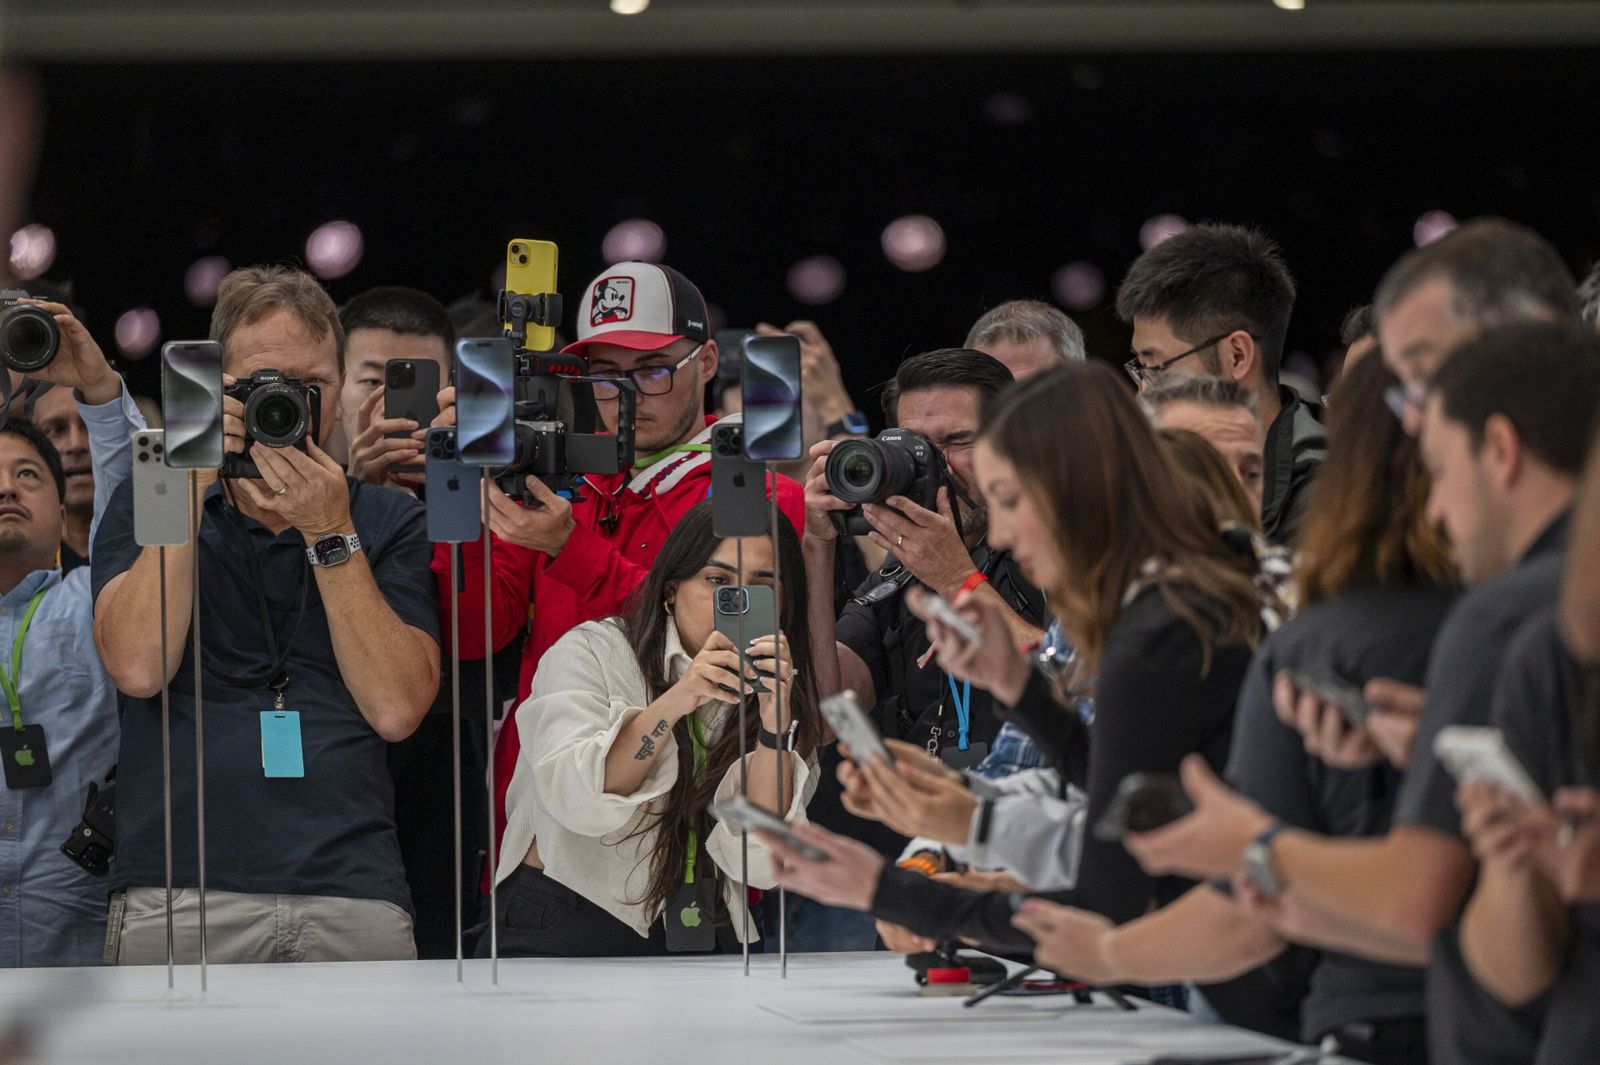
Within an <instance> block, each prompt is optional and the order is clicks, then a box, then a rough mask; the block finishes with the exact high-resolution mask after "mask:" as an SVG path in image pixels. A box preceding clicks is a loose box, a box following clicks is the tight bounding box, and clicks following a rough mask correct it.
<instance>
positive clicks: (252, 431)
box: [222, 370, 322, 477]
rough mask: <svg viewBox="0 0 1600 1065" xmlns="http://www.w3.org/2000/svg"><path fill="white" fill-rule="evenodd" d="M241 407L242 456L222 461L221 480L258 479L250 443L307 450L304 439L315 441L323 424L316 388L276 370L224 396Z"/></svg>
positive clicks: (260, 374) (262, 372)
mask: <svg viewBox="0 0 1600 1065" xmlns="http://www.w3.org/2000/svg"><path fill="white" fill-rule="evenodd" d="M223 394H224V395H228V396H232V397H233V398H234V399H237V400H239V401H240V402H242V403H243V404H244V446H245V453H244V454H240V455H235V454H233V453H231V452H230V453H228V454H227V455H224V456H223V458H222V476H224V477H260V476H261V471H260V470H258V469H256V464H255V460H254V459H252V458H250V455H249V451H250V442H251V441H252V440H258V441H260V442H261V443H263V444H265V445H267V446H268V447H297V448H299V449H300V450H301V451H304V450H305V449H306V437H307V436H310V437H312V438H313V439H315V437H316V435H317V430H318V427H319V426H320V424H321V420H322V393H321V390H320V389H318V388H317V386H316V385H307V384H301V383H300V381H299V380H298V379H296V378H293V377H285V376H283V374H282V373H280V372H279V371H277V370H257V371H256V372H255V373H253V374H251V375H250V376H249V377H246V378H242V379H241V380H238V381H235V382H234V383H233V385H232V387H230V388H227V389H225V390H224V392H223Z"/></svg>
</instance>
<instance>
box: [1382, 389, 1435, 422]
mask: <svg viewBox="0 0 1600 1065" xmlns="http://www.w3.org/2000/svg"><path fill="white" fill-rule="evenodd" d="M1383 401H1384V402H1385V403H1387V404H1388V405H1389V410H1390V412H1391V413H1392V414H1394V416H1395V417H1396V418H1399V419H1400V424H1402V425H1405V424H1406V416H1407V414H1410V415H1412V416H1413V417H1416V418H1421V417H1422V408H1423V407H1426V406H1427V405H1428V386H1427V385H1421V384H1416V383H1415V382H1413V383H1411V384H1404V385H1390V386H1389V387H1388V388H1386V389H1384V390H1383ZM1413 424H1415V423H1413Z"/></svg>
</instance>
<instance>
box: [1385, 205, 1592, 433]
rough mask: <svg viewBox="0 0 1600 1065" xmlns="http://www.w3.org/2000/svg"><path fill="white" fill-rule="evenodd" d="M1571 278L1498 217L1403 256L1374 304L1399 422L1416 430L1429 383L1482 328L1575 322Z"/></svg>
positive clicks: (1542, 247) (1551, 254) (1553, 255)
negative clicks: (1397, 397)
mask: <svg viewBox="0 0 1600 1065" xmlns="http://www.w3.org/2000/svg"><path fill="white" fill-rule="evenodd" d="M1578 311H1579V308H1578V295H1577V292H1576V289H1575V287H1574V285H1573V281H1572V272H1571V271H1570V270H1568V269H1567V265H1566V263H1564V262H1562V261H1561V256H1560V255H1559V254H1557V252H1556V250H1555V248H1553V247H1551V246H1550V242H1549V241H1547V240H1545V239H1544V238H1543V237H1541V236H1540V235H1539V234H1537V233H1535V232H1534V231H1533V230H1531V229H1529V228H1527V227H1526V226H1520V225H1517V224H1516V223H1514V222H1507V221H1506V220H1505V219H1503V218H1475V219H1473V220H1472V221H1470V222H1467V223H1465V224H1463V225H1461V226H1460V227H1459V228H1457V229H1455V230H1454V231H1452V232H1450V233H1448V234H1446V235H1445V236H1444V237H1442V238H1440V239H1439V240H1436V241H1434V242H1433V243H1432V244H1428V245H1425V246H1424V247H1421V248H1417V249H1415V250H1413V251H1409V252H1407V253H1406V254H1404V255H1402V256H1401V257H1400V258H1399V259H1398V260H1397V261H1396V262H1395V264H1394V265H1393V266H1391V267H1390V268H1389V271H1388V273H1386V274H1384V275H1383V279H1382V280H1381V281H1379V282H1378V289H1377V292H1375V293H1374V294H1373V297H1372V314H1373V319H1374V322H1375V324H1376V326H1377V332H1378V344H1379V348H1380V350H1381V351H1382V352H1383V359H1384V361H1385V362H1386V363H1388V364H1389V369H1391V370H1393V371H1394V373H1395V376H1396V377H1398V378H1400V381H1401V387H1402V390H1403V392H1404V402H1403V408H1402V415H1401V417H1402V420H1403V421H1404V422H1405V425H1406V429H1407V430H1408V431H1409V432H1411V433H1412V434H1413V435H1415V434H1416V432H1417V430H1418V429H1419V428H1420V426H1421V424H1422V404H1423V401H1424V399H1425V398H1426V390H1427V383H1428V381H1429V379H1430V378H1432V377H1433V375H1434V373H1435V372H1437V371H1438V369H1439V367H1440V366H1441V365H1442V364H1443V363H1444V361H1445V358H1446V356H1448V355H1449V354H1450V352H1451V351H1453V350H1455V348H1456V347H1458V346H1459V345H1461V344H1463V343H1465V342H1466V341H1468V340H1472V339H1473V338H1475V337H1477V336H1478V334H1480V333H1482V332H1483V331H1484V330H1486V329H1490V328H1493V327H1495V326H1501V325H1510V324H1512V323H1514V322H1528V321H1553V320H1560V319H1564V318H1567V319H1570V318H1576V317H1578Z"/></svg>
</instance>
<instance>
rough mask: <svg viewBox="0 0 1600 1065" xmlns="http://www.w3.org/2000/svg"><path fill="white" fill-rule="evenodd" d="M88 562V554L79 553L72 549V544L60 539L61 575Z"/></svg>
mask: <svg viewBox="0 0 1600 1065" xmlns="http://www.w3.org/2000/svg"><path fill="white" fill-rule="evenodd" d="M88 564H89V556H88V555H80V554H78V552H76V551H74V550H73V549H72V545H71V544H69V543H67V542H66V541H65V540H63V541H61V575H62V576H63V577H65V576H66V575H67V574H69V573H71V572H72V571H73V570H75V569H77V568H78V567H79V566H87V565H88Z"/></svg>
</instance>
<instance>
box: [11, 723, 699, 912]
mask: <svg viewBox="0 0 1600 1065" xmlns="http://www.w3.org/2000/svg"><path fill="white" fill-rule="evenodd" d="M13 757H15V758H16V760H17V764H18V765H20V766H30V765H32V764H33V751H31V750H29V749H28V746H27V744H23V745H22V746H21V747H18V748H17V753H16V754H15V755H14V756H13ZM694 923H695V924H699V923H700V918H699V917H698V916H697V917H695V919H694Z"/></svg>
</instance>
